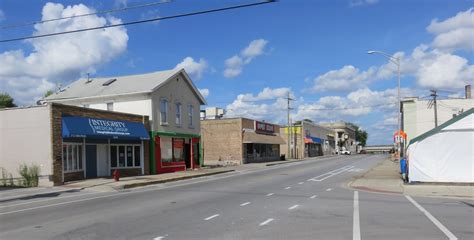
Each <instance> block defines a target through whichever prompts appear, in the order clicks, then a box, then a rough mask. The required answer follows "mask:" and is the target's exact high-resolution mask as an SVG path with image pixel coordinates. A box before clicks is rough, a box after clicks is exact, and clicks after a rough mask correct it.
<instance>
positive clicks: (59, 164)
mask: <svg viewBox="0 0 474 240" xmlns="http://www.w3.org/2000/svg"><path fill="white" fill-rule="evenodd" d="M0 123H1V124H0V130H1V133H2V134H1V136H0V142H1V143H2V144H1V149H0V167H1V168H2V169H4V170H5V171H7V172H8V173H11V174H12V176H13V177H19V176H18V173H17V169H18V166H19V165H20V164H23V163H24V164H27V165H31V164H35V165H38V166H39V167H40V171H41V172H40V175H41V176H40V185H44V186H46V185H53V184H54V185H61V184H63V183H64V182H67V181H73V180H81V179H84V178H95V177H109V176H111V175H112V172H113V171H115V170H116V169H117V170H119V171H120V174H121V176H130V175H144V174H149V172H150V170H149V169H150V168H149V163H150V161H149V152H150V151H149V141H148V139H149V130H150V124H149V119H148V116H141V115H135V114H127V113H119V112H110V111H105V110H97V109H89V108H83V107H76V106H70V105H63V104H58V103H50V104H47V105H41V106H33V107H26V108H10V109H2V110H0Z"/></svg>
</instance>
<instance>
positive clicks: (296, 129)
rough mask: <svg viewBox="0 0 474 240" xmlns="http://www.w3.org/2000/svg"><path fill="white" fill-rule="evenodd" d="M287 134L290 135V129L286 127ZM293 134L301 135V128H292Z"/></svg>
mask: <svg viewBox="0 0 474 240" xmlns="http://www.w3.org/2000/svg"><path fill="white" fill-rule="evenodd" d="M284 129H285V134H288V132H289V131H288V127H285V128H284ZM291 132H293V133H296V134H300V133H301V127H291Z"/></svg>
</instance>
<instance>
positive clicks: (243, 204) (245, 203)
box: [240, 202, 250, 207]
mask: <svg viewBox="0 0 474 240" xmlns="http://www.w3.org/2000/svg"><path fill="white" fill-rule="evenodd" d="M249 204H250V202H244V203H242V204H240V206H242V207H243V206H245V205H249Z"/></svg>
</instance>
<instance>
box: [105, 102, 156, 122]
mask: <svg viewBox="0 0 474 240" xmlns="http://www.w3.org/2000/svg"><path fill="white" fill-rule="evenodd" d="M106 109H107V105H106ZM114 112H125V113H132V114H138V115H146V116H149V117H150V120H152V114H151V99H145V100H136V101H124V102H114Z"/></svg>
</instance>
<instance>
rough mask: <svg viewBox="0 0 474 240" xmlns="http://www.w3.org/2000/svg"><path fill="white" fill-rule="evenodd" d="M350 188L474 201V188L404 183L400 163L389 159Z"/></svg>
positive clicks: (349, 184)
mask: <svg viewBox="0 0 474 240" xmlns="http://www.w3.org/2000/svg"><path fill="white" fill-rule="evenodd" d="M348 186H349V187H351V188H354V189H358V190H365V191H371V192H381V193H398V194H405V195H410V196H420V197H449V198H467V199H474V186H460V185H443V184H409V183H404V182H403V180H402V179H401V175H400V165H399V163H398V161H392V160H391V158H387V159H386V160H384V161H382V162H380V163H379V164H377V165H376V166H375V167H373V168H372V169H370V170H369V171H367V172H366V173H364V174H363V175H361V176H358V177H356V178H355V179H354V180H352V181H350V182H349V183H348Z"/></svg>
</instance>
